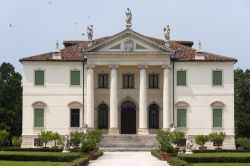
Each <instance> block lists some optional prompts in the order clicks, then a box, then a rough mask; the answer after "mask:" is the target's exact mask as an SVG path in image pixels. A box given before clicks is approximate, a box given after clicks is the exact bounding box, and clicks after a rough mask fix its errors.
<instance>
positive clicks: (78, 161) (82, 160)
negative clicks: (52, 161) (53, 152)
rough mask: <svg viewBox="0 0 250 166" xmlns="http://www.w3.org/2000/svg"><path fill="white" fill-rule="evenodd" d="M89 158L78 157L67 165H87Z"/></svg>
mask: <svg viewBox="0 0 250 166" xmlns="http://www.w3.org/2000/svg"><path fill="white" fill-rule="evenodd" d="M88 163H89V159H88V158H87V157H83V158H78V159H76V160H73V161H72V162H70V164H69V166H85V165H88Z"/></svg>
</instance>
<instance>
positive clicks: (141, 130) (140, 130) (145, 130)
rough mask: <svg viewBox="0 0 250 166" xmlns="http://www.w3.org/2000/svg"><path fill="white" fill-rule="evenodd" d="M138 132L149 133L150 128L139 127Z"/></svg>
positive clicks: (140, 133) (141, 133)
mask: <svg viewBox="0 0 250 166" xmlns="http://www.w3.org/2000/svg"><path fill="white" fill-rule="evenodd" d="M138 134H139V135H144V134H149V130H148V128H145V129H138Z"/></svg>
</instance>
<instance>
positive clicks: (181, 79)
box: [177, 71, 186, 86]
mask: <svg viewBox="0 0 250 166" xmlns="http://www.w3.org/2000/svg"><path fill="white" fill-rule="evenodd" d="M177 85H181V86H185V85H186V71H177Z"/></svg>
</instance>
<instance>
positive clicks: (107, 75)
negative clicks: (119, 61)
mask: <svg viewBox="0 0 250 166" xmlns="http://www.w3.org/2000/svg"><path fill="white" fill-rule="evenodd" d="M101 76H102V82H103V83H102V85H101V84H100V83H101V82H100V80H101ZM105 76H106V77H107V85H106V86H105V83H104V82H105V81H104V80H105ZM98 88H99V89H108V88H109V74H108V73H99V74H98Z"/></svg>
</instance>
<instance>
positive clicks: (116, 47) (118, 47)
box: [110, 44, 121, 50]
mask: <svg viewBox="0 0 250 166" xmlns="http://www.w3.org/2000/svg"><path fill="white" fill-rule="evenodd" d="M110 49H114V50H120V49H121V44H117V45H115V46H113V47H111V48H110Z"/></svg>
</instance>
